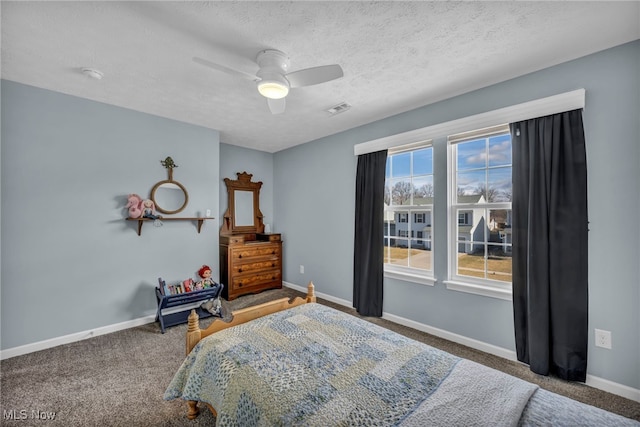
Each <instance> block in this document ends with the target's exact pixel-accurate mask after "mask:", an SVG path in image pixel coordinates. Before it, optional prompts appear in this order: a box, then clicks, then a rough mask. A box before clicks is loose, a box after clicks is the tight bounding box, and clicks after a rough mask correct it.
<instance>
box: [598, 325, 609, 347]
mask: <svg viewBox="0 0 640 427" xmlns="http://www.w3.org/2000/svg"><path fill="white" fill-rule="evenodd" d="M596 347H602V348H608V349H611V331H603V330H601V329H596Z"/></svg>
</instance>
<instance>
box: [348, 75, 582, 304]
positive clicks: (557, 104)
mask: <svg viewBox="0 0 640 427" xmlns="http://www.w3.org/2000/svg"><path fill="white" fill-rule="evenodd" d="M585 98H586V90H585V89H584V88H582V89H576V90H573V91H570V92H564V93H560V94H557V95H551V96H547V97H545V98H538V99H534V100H531V101H526V102H522V103H520V104H513V105H509V106H506V107H503V108H498V109H495V110H490V111H486V112H481V113H478V114H475V115H471V116H466V117H460V118H456V119H453V120H449V121H446V122H440V123H436V124H432V125H429V126H425V127H422V128H419V129H414V130H410V131H406V132H401V133H397V134H393V135H389V136H385V137H381V138H378V139H373V140H370V141H366V142H362V143H360V144H356V145H354V147H353V154H354V155H355V156H359V155H361V154H367V153H373V152H376V151H380V150H390V149H395V148H398V147H411V146H412V145H415V144H418V145H419V144H421V143H420V142H418V143H416V141H427V140H436V139H440V138H446V137H447V136H449V135H454V134H457V133H460V132H467V131H471V130H474V129H482V128H485V127H490V126H495V125H496V124H499V123H513V122H517V121H521V120H528V119H531V118H534V117H543V116H548V115H551V114H556V113H562V112H564V111H571V110H577V109H584V108H585ZM432 215H433V211H432ZM432 224H435V217H433V218H432ZM431 241H432V245H433V242H434V235H433V233H432V240H431ZM432 250H433V249H432ZM408 276H409V275H408V274H407V275H396V276H393V275H392V274H391V273H389V274H388V273H386V272H385V277H394V278H396V279H400V280H411V279H409V278H408ZM421 280H423V279H422V277H418V278H416V280H411V281H416V282H420V281H421ZM432 280H433V281H434V282H435V278H433V279H432ZM445 283H446V284H447V288H448V289H452V290H462V291H465V292H472V293H480V294H481V295H486V296H494V297H496V298H501V299H509V300H510V299H511V291H509V292H508V295H507V294H506V293H497V294H496V295H490V294H489V293H487V292H480V291H478V292H473V291H472V290H471V286H466V287H464V289H456V288H457V286H456V284H455V283H454V282H453V281H451V280H446V281H445ZM432 284H433V283H432Z"/></svg>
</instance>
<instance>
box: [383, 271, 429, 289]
mask: <svg viewBox="0 0 640 427" xmlns="http://www.w3.org/2000/svg"><path fill="white" fill-rule="evenodd" d="M384 277H388V278H390V279H397V280H404V281H405V282H413V283H419V284H421V285H427V286H434V285H435V284H436V278H435V277H429V276H424V275H422V274H416V273H411V272H408V271H398V270H386V269H385V270H384Z"/></svg>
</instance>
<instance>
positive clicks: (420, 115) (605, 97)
mask: <svg viewBox="0 0 640 427" xmlns="http://www.w3.org/2000/svg"><path fill="white" fill-rule="evenodd" d="M639 76H640V42H639V41H636V42H633V43H629V44H626V45H622V46H619V47H617V48H614V49H610V50H606V51H603V52H600V53H597V54H594V55H590V56H587V57H584V58H581V59H578V60H575V61H571V62H568V63H565V64H561V65H558V66H555V67H552V68H548V69H545V70H541V71H539V72H536V73H532V74H529V75H526V76H523V77H520V78H517V79H513V80H510V81H507V82H504V83H500V84H497V85H494V86H491V87H487V88H484V89H481V90H477V91H474V92H471V93H467V94H465V95H461V96H458V97H455V98H451V99H448V100H445V101H442V102H438V103H435V104H432V105H428V106H425V107H422V108H419V109H416V110H413V111H409V112H407V113H404V114H400V115H397V116H394V117H390V118H387V119H384V120H380V121H377V122H375V123H371V124H368V125H365V126H362V127H359V128H355V129H351V130H349V131H346V132H343V133H340V134H336V135H333V136H329V137H326V138H323V139H320V140H317V141H314V142H311V143H307V144H304V145H301V146H297V147H294V148H291V149H288V150H284V151H281V152H278V153H276V154H275V159H274V180H275V189H276V190H275V200H274V206H275V209H276V217H277V219H278V223H279V224H282V226H281V227H282V229H283V233H284V237H285V238H286V241H287V245H286V249H285V252H284V262H285V271H284V278H285V280H286V281H288V282H291V283H295V284H299V285H304V284H306V283H307V282H308V280H310V279H311V280H313V282H314V284H315V285H316V289H317V291H318V292H322V293H324V294H327V295H331V296H333V297H336V298H340V299H344V300H348V301H351V300H352V282H353V280H352V274H353V272H352V268H353V230H354V220H353V216H354V212H355V208H354V188H355V169H356V168H355V166H356V158H355V157H354V154H353V147H354V145H355V144H358V143H361V142H366V141H369V140H372V139H377V138H381V137H384V136H388V135H393V134H396V133H400V132H405V131H409V130H413V129H417V128H422V127H426V126H429V125H433V124H437V123H441V122H445V121H449V120H454V119H458V118H463V117H466V116H470V115H473V114H478V113H482V112H486V111H490V110H494V109H497V108H502V107H506V106H510V105H514V104H518V103H521V102H526V101H530V100H534V99H538V98H543V97H546V96H551V95H555V94H558V93H563V92H568V91H571V90H574V89H578V88H585V89H586V108H585V111H584V123H585V133H586V140H587V156H588V175H589V176H588V180H589V181H588V186H589V190H588V191H589V193H588V196H589V219H590V230H591V231H590V235H589V239H590V240H589V291H590V303H589V304H590V306H589V307H590V316H589V327H590V329H589V331H590V332H589V370H588V372H589V374H590V375H594V376H597V377H601V378H605V379H608V380H611V381H613V382H616V383H620V384H624V385H627V386H630V387H633V388H636V389H638V388H640V332H639V331H640V317H639V314H638V313H639V312H640V310H639V309H638V308H639V307H640V267H639V263H638V260H639V259H640V243H639V242H640V220H638V214H639V213H640V191H638V188H640V142H639V141H640V137H639V135H640V125H639V124H638V123H639V120H638V117H640V83H639V80H640V77H639ZM345 114H349V113H348V112H347V113H345ZM446 152H447V150H446V141H444V140H438V141H435V142H434V164H435V166H434V169H435V180H436V187H437V188H436V191H437V192H436V194H435V203H436V206H437V207H436V210H435V215H434V216H435V224H434V229H435V230H434V233H435V247H436V251H435V274H436V277H437V279H438V282H437V283H436V285H435V286H433V287H430V286H423V285H417V284H414V283H409V282H405V281H400V280H393V279H385V287H384V295H385V297H384V311H385V313H388V314H393V315H396V316H400V317H404V318H406V319H410V320H413V321H416V322H419V323H422V324H425V325H429V326H432V327H436V328H440V329H443V330H445V331H449V332H452V333H455V334H458V335H461V336H464V337H467V338H471V339H475V340H478V341H481V342H483V343H488V344H491V345H494V346H498V347H500V348H504V349H508V350H515V343H514V332H513V315H512V308H511V303H510V302H509V301H503V300H498V299H493V298H489V297H483V296H477V295H472V294H467V293H462V292H457V291H449V290H447V289H446V288H445V286H444V284H443V283H442V281H443V280H444V279H446V277H447V268H448V266H447V254H446V250H445V248H446V202H447V199H446V179H447V178H446ZM443 190H444V191H443ZM438 248H440V249H438ZM300 264H303V265H305V274H300V272H299V265H300ZM594 328H599V329H605V330H609V331H611V332H612V340H613V349H612V350H606V349H602V348H596V347H595V346H594V343H593V329H594Z"/></svg>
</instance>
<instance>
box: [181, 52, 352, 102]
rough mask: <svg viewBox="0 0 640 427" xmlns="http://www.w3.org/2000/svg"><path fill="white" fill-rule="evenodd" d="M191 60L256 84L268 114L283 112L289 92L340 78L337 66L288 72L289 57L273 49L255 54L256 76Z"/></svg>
mask: <svg viewBox="0 0 640 427" xmlns="http://www.w3.org/2000/svg"><path fill="white" fill-rule="evenodd" d="M193 60H194V62H197V63H198V64H202V65H204V66H207V67H210V68H213V69H214V70H218V71H222V72H224V73H227V74H231V75H233V76H237V77H238V76H239V77H243V78H245V79H248V80H252V81H254V82H256V84H257V87H258V92H260V94H261V95H262V96H264V97H265V98H267V103H268V105H269V110H271V113H272V114H281V113H283V112H284V109H285V105H286V104H285V97H286V96H287V94H288V93H289V89H293V88H297V87H302V86H312V85H315V84H319V83H325V82H328V81H331V80H335V79H339V78H340V77H342V76H343V75H344V73H343V72H342V67H340V65H337V64H333V65H322V66H319V67H312V68H305V69H303V70H298V71H293V72H289V66H290V62H289V57H288V56H287V54H285V53H284V52H281V51H279V50H275V49H267V50H263V51H261V52H260V53H258V56H257V57H256V63H257V64H258V67H259V69H258V71H257V72H256V74H251V73H247V72H244V71H240V70H235V69H233V68H229V67H226V66H224V65H221V64H217V63H215V62H211V61H208V60H206V59H202V58H198V57H194V58H193Z"/></svg>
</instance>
